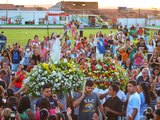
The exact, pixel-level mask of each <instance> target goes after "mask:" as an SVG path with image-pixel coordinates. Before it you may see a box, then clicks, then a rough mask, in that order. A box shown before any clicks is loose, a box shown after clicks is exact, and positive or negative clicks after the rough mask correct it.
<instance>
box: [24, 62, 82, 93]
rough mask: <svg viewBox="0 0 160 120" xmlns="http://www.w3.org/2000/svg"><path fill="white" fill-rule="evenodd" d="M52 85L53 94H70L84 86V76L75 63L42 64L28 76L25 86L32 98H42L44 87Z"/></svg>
mask: <svg viewBox="0 0 160 120" xmlns="http://www.w3.org/2000/svg"><path fill="white" fill-rule="evenodd" d="M46 83H48V84H50V86H51V87H52V92H59V91H63V92H68V91H70V90H75V89H80V88H82V87H83V86H84V74H83V72H82V71H80V70H79V69H78V65H77V64H75V63H74V62H73V61H70V62H67V63H66V62H62V61H60V62H58V63H56V64H51V63H50V64H48V63H41V64H39V65H37V66H36V67H35V68H33V70H32V71H31V72H30V73H29V74H28V78H27V79H26V80H25V84H26V86H27V88H28V90H29V94H30V95H32V96H40V92H41V89H42V86H43V85H44V84H46Z"/></svg>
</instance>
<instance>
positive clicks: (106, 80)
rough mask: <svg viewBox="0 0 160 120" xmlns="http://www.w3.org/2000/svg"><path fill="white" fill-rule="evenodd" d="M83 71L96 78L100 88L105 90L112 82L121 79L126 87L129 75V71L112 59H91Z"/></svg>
mask: <svg viewBox="0 0 160 120" xmlns="http://www.w3.org/2000/svg"><path fill="white" fill-rule="evenodd" d="M87 66H88V67H86V68H85V69H84V70H83V72H84V73H85V77H87V78H90V79H92V80H94V84H95V86H96V87H98V88H99V89H103V90H105V89H106V88H108V87H109V85H110V84H111V82H115V81H119V82H120V83H121V86H122V87H123V88H124V87H125V85H126V83H127V80H128V77H127V74H126V73H127V72H126V70H125V69H123V68H122V67H121V66H120V65H119V64H115V63H113V62H112V61H111V59H109V58H108V59H106V60H104V61H103V62H102V61H100V60H89V62H88V63H87Z"/></svg>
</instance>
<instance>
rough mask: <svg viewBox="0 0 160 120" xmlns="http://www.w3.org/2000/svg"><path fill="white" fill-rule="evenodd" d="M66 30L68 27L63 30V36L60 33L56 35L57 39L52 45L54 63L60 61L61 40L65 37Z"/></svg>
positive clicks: (51, 53) (51, 54)
mask: <svg viewBox="0 0 160 120" xmlns="http://www.w3.org/2000/svg"><path fill="white" fill-rule="evenodd" d="M66 31H67V29H66V30H65V31H64V32H63V34H62V36H60V35H57V36H56V40H55V42H54V44H53V46H52V49H51V52H50V56H51V60H52V62H53V63H55V62H59V60H60V58H61V40H62V39H63V37H64V34H65V32H66Z"/></svg>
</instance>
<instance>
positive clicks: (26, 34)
mask: <svg viewBox="0 0 160 120" xmlns="http://www.w3.org/2000/svg"><path fill="white" fill-rule="evenodd" d="M111 30H112V31H114V32H115V31H117V30H115V29H85V30H84V36H86V37H88V36H89V34H96V32H98V31H102V33H106V34H108V33H109V32H110V31H111ZM0 31H4V32H5V35H6V36H7V44H9V43H10V44H13V43H16V42H19V43H20V44H21V45H22V46H24V45H26V43H27V41H28V39H33V38H34V35H38V36H39V38H40V41H42V40H43V36H47V35H48V32H47V29H0ZM53 32H55V33H58V34H62V33H63V29H49V35H51V34H52V33H53ZM150 32H151V36H152V34H153V33H154V31H153V30H151V31H150ZM70 36H71V34H70ZM70 39H71V40H73V38H72V37H71V38H70Z"/></svg>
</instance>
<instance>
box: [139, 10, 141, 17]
mask: <svg viewBox="0 0 160 120" xmlns="http://www.w3.org/2000/svg"><path fill="white" fill-rule="evenodd" d="M139 18H141V8H139Z"/></svg>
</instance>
